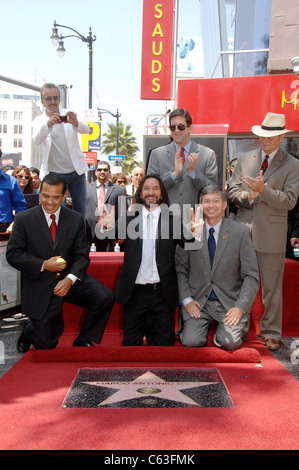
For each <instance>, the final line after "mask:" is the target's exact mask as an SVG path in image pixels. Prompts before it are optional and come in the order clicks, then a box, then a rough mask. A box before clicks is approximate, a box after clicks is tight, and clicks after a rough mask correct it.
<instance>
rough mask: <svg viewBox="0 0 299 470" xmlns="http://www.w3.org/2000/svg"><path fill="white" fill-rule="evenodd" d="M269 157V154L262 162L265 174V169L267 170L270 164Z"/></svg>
mask: <svg viewBox="0 0 299 470" xmlns="http://www.w3.org/2000/svg"><path fill="white" fill-rule="evenodd" d="M268 158H269V155H266V157H265V160H264V161H263V163H262V167H261V170H262V172H263V175H264V174H265V171H266V170H267V168H268V165H269V163H268Z"/></svg>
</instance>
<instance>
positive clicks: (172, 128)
mask: <svg viewBox="0 0 299 470" xmlns="http://www.w3.org/2000/svg"><path fill="white" fill-rule="evenodd" d="M186 127H189V126H185V124H178V125H177V126H174V125H171V126H169V129H170V130H171V132H173V131H175V130H176V128H178V130H179V131H184V130H185V129H186Z"/></svg>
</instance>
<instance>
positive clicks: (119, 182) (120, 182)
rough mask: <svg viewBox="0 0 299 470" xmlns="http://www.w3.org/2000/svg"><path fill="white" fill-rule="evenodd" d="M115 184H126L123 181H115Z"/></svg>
mask: <svg viewBox="0 0 299 470" xmlns="http://www.w3.org/2000/svg"><path fill="white" fill-rule="evenodd" d="M116 182H117V184H126V182H125V181H123V180H117V181H116Z"/></svg>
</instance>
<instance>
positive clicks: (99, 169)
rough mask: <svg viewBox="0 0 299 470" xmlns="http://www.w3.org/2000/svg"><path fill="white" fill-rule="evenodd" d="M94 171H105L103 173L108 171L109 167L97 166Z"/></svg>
mask: <svg viewBox="0 0 299 470" xmlns="http://www.w3.org/2000/svg"><path fill="white" fill-rule="evenodd" d="M96 171H98V172H99V173H100V171H105V173H106V172H107V171H109V168H97V170H96Z"/></svg>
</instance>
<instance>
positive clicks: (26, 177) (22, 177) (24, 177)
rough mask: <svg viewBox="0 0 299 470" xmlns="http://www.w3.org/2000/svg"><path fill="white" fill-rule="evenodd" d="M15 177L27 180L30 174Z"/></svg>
mask: <svg viewBox="0 0 299 470" xmlns="http://www.w3.org/2000/svg"><path fill="white" fill-rule="evenodd" d="M17 178H19V179H20V180H22V179H25V180H29V179H30V176H28V175H26V176H24V175H17Z"/></svg>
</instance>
